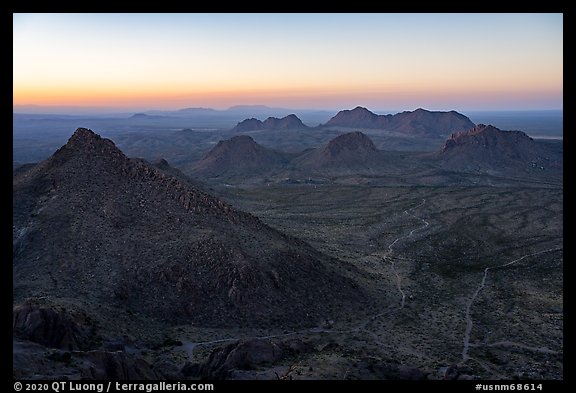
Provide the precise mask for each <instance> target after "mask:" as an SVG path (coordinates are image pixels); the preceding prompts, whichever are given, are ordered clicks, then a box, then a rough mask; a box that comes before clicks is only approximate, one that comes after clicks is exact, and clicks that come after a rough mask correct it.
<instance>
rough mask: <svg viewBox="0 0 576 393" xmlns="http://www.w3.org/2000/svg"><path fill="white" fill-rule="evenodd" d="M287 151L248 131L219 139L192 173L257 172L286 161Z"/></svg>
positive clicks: (246, 173) (278, 166)
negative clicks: (259, 140)
mask: <svg viewBox="0 0 576 393" xmlns="http://www.w3.org/2000/svg"><path fill="white" fill-rule="evenodd" d="M286 162H287V158H286V156H285V154H283V153H281V152H277V151H275V150H272V149H268V148H266V147H264V146H262V145H259V144H258V143H256V142H255V141H254V139H252V138H251V137H249V136H247V135H238V136H235V137H233V138H231V139H227V140H223V141H220V142H218V144H217V145H216V146H214V148H213V149H212V150H210V151H209V152H208V153H207V154H206V156H204V158H202V160H200V161H199V162H198V163H197V164H196V165H194V166H193V167H192V170H191V173H192V174H193V175H195V176H200V177H218V176H232V175H258V174H261V173H268V172H269V171H271V170H274V169H278V168H280V167H282V166H283V165H284V164H286Z"/></svg>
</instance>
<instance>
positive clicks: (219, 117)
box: [13, 106, 563, 165]
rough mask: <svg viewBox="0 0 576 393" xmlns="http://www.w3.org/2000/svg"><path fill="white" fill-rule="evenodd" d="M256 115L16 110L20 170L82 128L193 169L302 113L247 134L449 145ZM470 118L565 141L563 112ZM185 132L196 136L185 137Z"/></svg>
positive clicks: (290, 147) (270, 141) (322, 117)
mask: <svg viewBox="0 0 576 393" xmlns="http://www.w3.org/2000/svg"><path fill="white" fill-rule="evenodd" d="M16 109H17V108H16ZM253 109H254V108H253V107H251V106H248V107H237V108H235V109H232V110H228V111H215V110H209V109H203V110H195V111H194V110H182V111H172V112H165V111H150V112H148V113H149V114H145V116H134V115H135V114H113V115H82V116H66V115H57V114H49V115H37V114H23V113H18V112H17V111H16V110H15V113H14V116H13V161H14V164H15V165H18V164H23V163H27V162H36V161H39V160H42V159H45V158H47V157H48V156H49V155H50V154H51V152H53V151H54V150H55V149H56V148H58V147H59V146H62V145H63V144H64V143H66V140H67V139H68V137H69V136H70V135H71V133H72V132H74V130H75V129H76V128H77V127H79V126H82V127H87V128H90V129H94V130H97V131H98V132H99V133H100V134H101V135H103V136H105V137H108V138H112V139H113V140H114V141H115V142H116V143H117V144H118V146H119V147H120V148H121V149H123V150H124V151H125V152H126V153H127V154H128V155H129V156H137V157H142V158H146V159H150V160H155V159H159V158H165V159H166V160H168V161H169V162H170V163H173V164H175V165H191V164H193V163H194V162H195V161H198V160H199V159H200V158H201V157H202V155H203V154H204V153H206V152H208V151H209V150H210V149H211V148H212V147H213V146H214V145H215V144H216V143H217V142H218V141H219V140H222V139H227V138H229V137H231V136H232V135H231V134H232V133H231V129H232V128H233V127H234V126H235V125H236V124H237V123H239V122H241V121H242V120H244V119H247V118H251V117H255V116H256V117H259V118H260V119H261V120H265V119H266V118H267V117H270V116H273V117H274V116H275V117H283V116H287V115H289V114H290V113H296V115H297V116H298V117H299V118H300V120H302V122H303V123H304V124H305V125H307V126H309V127H313V129H310V130H292V132H290V133H285V132H263V131H257V130H256V131H252V132H248V133H247V134H248V135H250V136H252V137H253V138H254V139H255V140H256V141H257V142H258V143H260V144H262V145H264V146H267V147H271V148H277V149H281V150H285V151H290V152H298V151H302V150H304V149H307V148H313V147H318V146H320V145H321V144H323V143H326V142H328V141H329V140H330V139H332V138H334V137H335V136H337V135H339V134H341V133H345V132H349V131H363V132H364V133H366V134H367V135H369V136H370V138H372V140H373V141H374V143H375V144H376V146H377V147H378V148H380V149H383V150H404V151H410V150H412V151H422V150H429V151H430V150H434V149H436V148H438V147H440V146H441V145H442V143H443V142H444V139H445V138H444V137H443V138H430V137H422V136H420V137H419V138H414V137H412V136H406V135H401V134H399V133H397V132H393V131H382V130H374V129H364V128H362V127H352V128H348V127H338V128H335V129H334V128H330V127H325V128H323V129H317V128H315V127H316V126H318V125H319V124H324V123H326V122H328V120H329V119H330V118H331V117H332V116H334V114H335V113H336V111H334V112H329V111H298V110H292V109H274V108H267V107H261V106H260V107H256V110H254V111H253ZM198 112H200V114H199V113H198ZM469 117H470V119H471V120H472V121H473V122H475V123H484V124H492V125H494V126H496V127H498V128H501V129H504V130H516V129H518V130H522V131H524V132H526V133H527V134H528V135H530V136H533V137H552V138H558V137H562V135H563V123H562V112H561V111H522V112H518V111H510V112H470V113H469ZM182 130H193V131H195V132H180V131H182ZM264 131H269V130H264ZM445 136H447V135H445Z"/></svg>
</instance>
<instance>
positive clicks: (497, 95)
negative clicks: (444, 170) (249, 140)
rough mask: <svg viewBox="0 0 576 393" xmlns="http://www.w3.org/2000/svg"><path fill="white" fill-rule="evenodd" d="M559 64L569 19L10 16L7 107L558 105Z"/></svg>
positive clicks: (508, 16)
mask: <svg viewBox="0 0 576 393" xmlns="http://www.w3.org/2000/svg"><path fill="white" fill-rule="evenodd" d="M486 20H490V23H491V29H490V30H489V31H477V29H470V28H469V27H470V26H475V25H477V24H476V22H478V21H483V22H486ZM442 21H443V22H444V23H442ZM562 61H563V51H562V15H561V14H534V15H520V14H502V15H500V14H482V15H476V14H464V15H441V14H438V15H433V14H430V15H427V14H422V15H421V14H418V15H392V16H391V15H387V14H375V15H368V14H350V15H348V14H341V15H340V14H339V15H329V14H303V15H295V14H290V15H287V14H278V15H251V14H243V15H240V16H238V15H233V14H225V15H210V14H202V15H196V14H184V15H170V14H149V15H139V14H79V15H78V14H77V15H72V14H70V15H68V14H66V15H62V14H21V15H20V14H16V15H15V17H14V63H13V66H14V74H13V104H14V105H15V106H19V105H50V106H57V105H62V106H66V105H74V106H106V107H142V108H144V107H147V108H173V109H178V108H182V107H190V106H213V107H219V108H223V107H227V106H232V105H239V104H265V105H269V106H279V105H291V106H295V107H303V106H308V107H312V108H327V107H329V106H331V107H334V106H337V107H342V106H344V105H350V104H352V105H353V103H356V104H358V105H361V104H362V103H363V102H371V103H374V104H375V105H379V106H390V105H394V103H395V102H396V103H397V104H398V105H402V106H405V105H408V106H410V105H418V104H419V103H424V104H426V105H429V106H430V105H432V106H434V105H437V106H439V105H457V104H458V103H462V102H464V103H466V105H467V106H469V107H470V106H471V107H474V105H475V102H476V103H478V105H480V106H485V105H492V106H493V107H500V106H502V105H509V106H516V107H521V106H522V105H523V104H524V103H527V102H531V104H530V105H532V106H534V105H536V106H538V102H541V103H542V105H543V106H555V107H562V92H563V63H562ZM491 99H492V100H491ZM395 100H396V101H395ZM491 102H492V103H491ZM454 109H459V108H454Z"/></svg>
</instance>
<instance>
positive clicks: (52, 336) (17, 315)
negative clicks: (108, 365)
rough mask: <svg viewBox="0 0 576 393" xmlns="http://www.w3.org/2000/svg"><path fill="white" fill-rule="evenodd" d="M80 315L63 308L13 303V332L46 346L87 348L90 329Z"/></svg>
mask: <svg viewBox="0 0 576 393" xmlns="http://www.w3.org/2000/svg"><path fill="white" fill-rule="evenodd" d="M87 321H88V320H87V318H86V317H85V316H83V315H79V314H78V315H76V316H75V317H73V316H72V315H70V314H69V313H67V312H66V311H65V310H63V309H60V310H54V309H52V308H50V307H43V306H37V305H32V304H25V305H20V306H16V307H14V309H13V311H12V328H13V329H14V335H15V336H17V337H20V338H23V339H26V340H30V341H33V342H35V343H38V344H42V345H45V346H47V347H49V348H59V349H65V350H79V349H86V348H88V347H89V346H90V338H91V335H92V333H91V329H90V327H89V326H87V324H86V322H87Z"/></svg>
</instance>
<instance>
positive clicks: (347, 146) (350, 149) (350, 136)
mask: <svg viewBox="0 0 576 393" xmlns="http://www.w3.org/2000/svg"><path fill="white" fill-rule="evenodd" d="M380 162H381V152H380V151H379V150H378V149H376V146H375V145H374V143H373V142H372V140H371V139H370V138H369V137H368V136H366V135H365V134H364V133H362V132H359V131H355V132H350V133H347V134H343V135H339V136H337V137H336V138H334V139H332V140H331V141H330V142H328V143H327V144H325V145H324V146H322V147H320V148H318V149H314V150H312V151H310V152H308V153H305V154H304V155H302V156H300V157H298V158H296V159H295V160H294V165H295V166H296V167H298V168H301V169H347V170H358V169H370V168H375V167H376V166H378V165H379V164H380Z"/></svg>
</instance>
